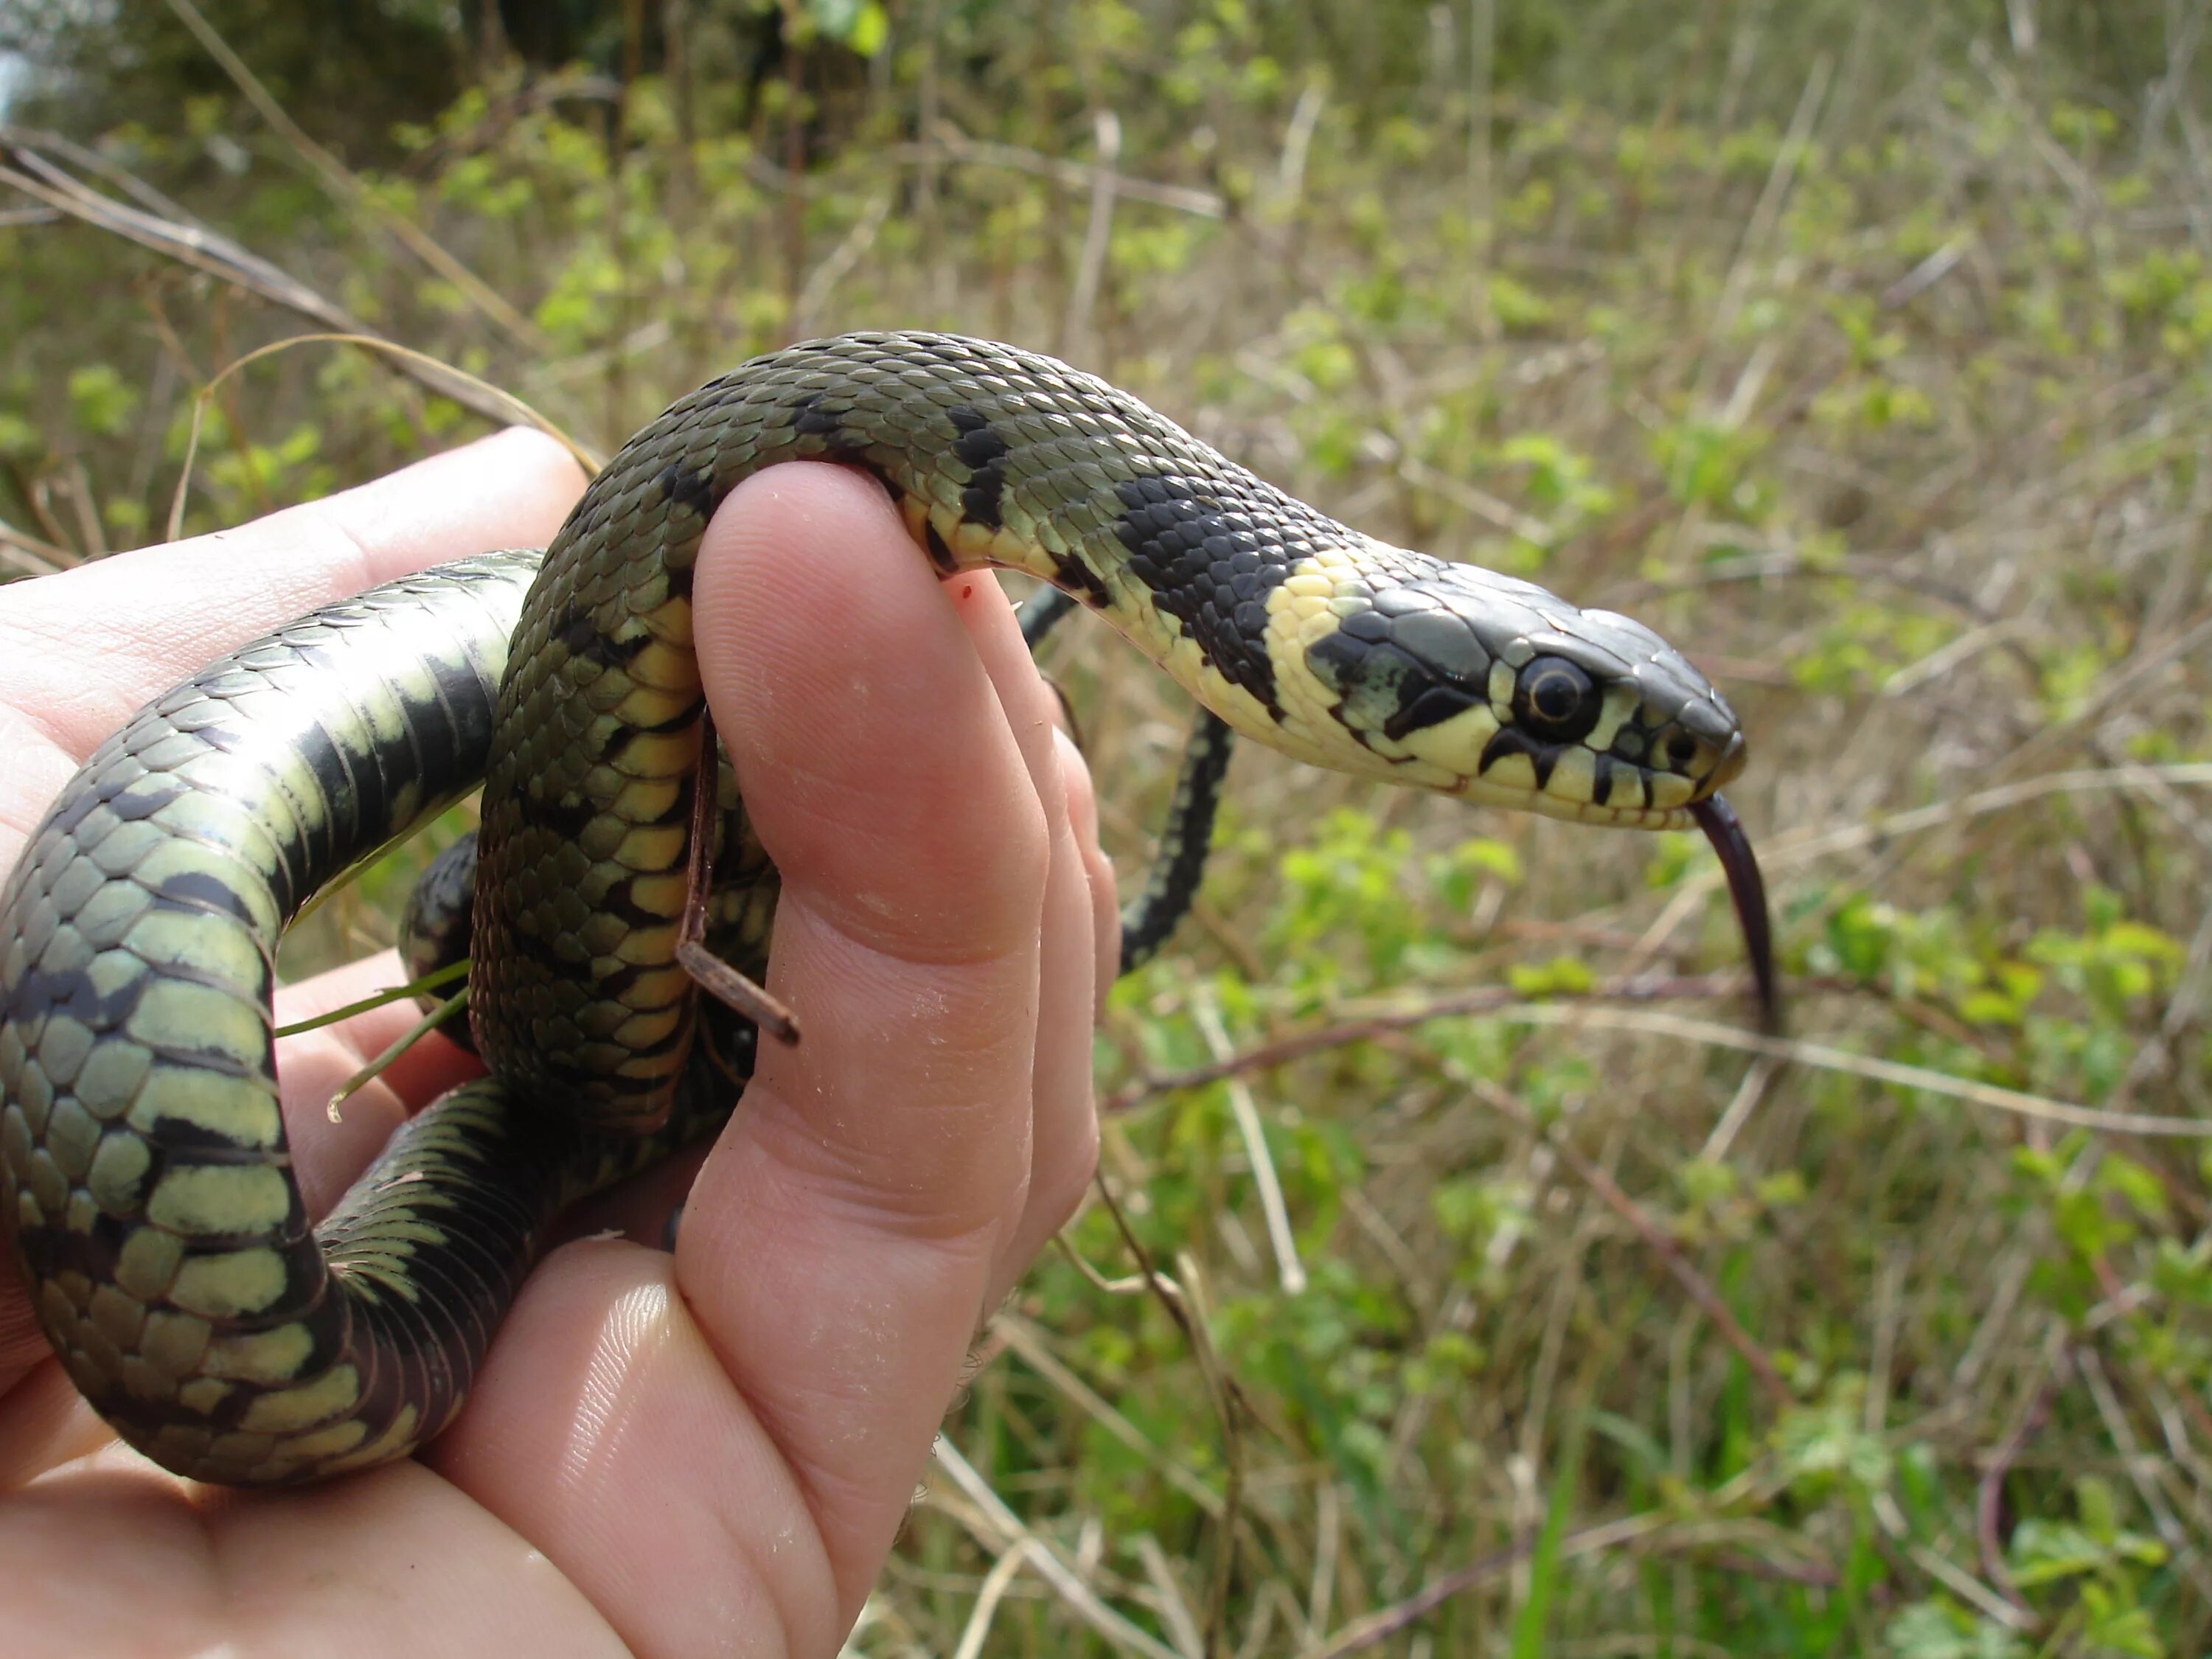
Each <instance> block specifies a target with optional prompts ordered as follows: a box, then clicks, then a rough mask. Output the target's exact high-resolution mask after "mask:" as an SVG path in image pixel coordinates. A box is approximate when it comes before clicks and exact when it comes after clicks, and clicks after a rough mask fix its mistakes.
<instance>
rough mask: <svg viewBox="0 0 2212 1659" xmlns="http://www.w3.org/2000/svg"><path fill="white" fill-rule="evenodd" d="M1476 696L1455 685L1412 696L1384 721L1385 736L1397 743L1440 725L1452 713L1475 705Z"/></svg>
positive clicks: (1458, 712) (1462, 711) (1457, 712)
mask: <svg viewBox="0 0 2212 1659" xmlns="http://www.w3.org/2000/svg"><path fill="white" fill-rule="evenodd" d="M1476 702H1477V699H1476V698H1474V696H1470V695H1468V693H1467V692H1465V691H1462V690H1460V689H1459V688H1458V687H1457V686H1455V685H1432V686H1431V687H1430V688H1429V689H1428V690H1425V691H1424V692H1422V693H1421V694H1420V695H1419V696H1416V697H1413V698H1410V699H1408V700H1407V702H1406V703H1405V705H1404V706H1403V707H1401V708H1400V709H1399V711H1398V712H1397V713H1396V714H1393V715H1392V716H1391V717H1390V718H1389V720H1385V721H1384V722H1383V736H1384V737H1386V738H1390V739H1391V740H1392V741H1394V742H1395V741H1397V740H1398V739H1400V738H1404V737H1406V736H1407V735H1408V734H1409V733H1412V732H1419V731H1421V730H1423V729H1425V727H1428V726H1440V725H1442V724H1443V722H1444V721H1446V720H1449V719H1450V718H1451V717H1452V716H1453V715H1455V714H1462V713H1464V712H1465V711H1466V710H1468V709H1469V708H1474V706H1475V703H1476Z"/></svg>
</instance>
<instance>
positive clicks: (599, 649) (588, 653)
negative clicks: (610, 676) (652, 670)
mask: <svg viewBox="0 0 2212 1659" xmlns="http://www.w3.org/2000/svg"><path fill="white" fill-rule="evenodd" d="M553 636H554V637H555V638H556V639H557V640H559V641H561V643H562V645H563V646H565V647H567V648H568V654H569V655H570V656H573V657H581V658H583V659H585V660H586V662H595V663H598V664H599V665H600V666H601V667H603V668H626V667H628V666H629V664H630V662H631V661H632V660H633V659H635V657H636V656H637V654H638V653H639V652H641V651H642V650H644V649H645V647H647V646H648V645H651V644H652V643H653V635H651V634H649V633H646V632H644V631H643V630H640V631H639V632H638V633H636V634H634V635H631V636H630V637H629V639H626V640H618V639H616V638H614V637H613V636H612V635H608V634H603V633H601V632H600V631H599V624H598V623H595V622H593V621H592V619H591V617H590V616H589V615H588V614H586V612H584V611H580V610H579V609H578V608H577V607H576V606H575V605H574V604H571V605H569V606H568V609H567V610H565V611H562V613H561V620H560V621H559V622H558V623H556V624H555V625H554V629H553Z"/></svg>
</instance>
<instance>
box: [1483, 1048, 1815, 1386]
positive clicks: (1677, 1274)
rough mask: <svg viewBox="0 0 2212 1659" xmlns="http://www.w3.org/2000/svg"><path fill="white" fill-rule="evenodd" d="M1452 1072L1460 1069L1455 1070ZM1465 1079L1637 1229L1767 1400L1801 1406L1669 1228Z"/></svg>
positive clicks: (1548, 1131)
mask: <svg viewBox="0 0 2212 1659" xmlns="http://www.w3.org/2000/svg"><path fill="white" fill-rule="evenodd" d="M1452 1069H1454V1070H1457V1068H1456V1067H1454V1068H1452ZM1460 1080H1461V1081H1462V1083H1464V1084H1465V1085H1467V1087H1468V1089H1469V1090H1470V1091H1472V1092H1473V1093H1474V1094H1475V1095H1476V1096H1478V1097H1480V1099H1481V1100H1482V1101H1483V1102H1484V1103H1486V1104H1487V1105H1488V1106H1489V1107H1491V1109H1492V1110H1494V1111H1496V1112H1498V1114H1499V1115H1501V1116H1504V1117H1507V1118H1510V1119H1511V1120H1512V1121H1514V1122H1515V1123H1516V1124H1518V1125H1519V1126H1520V1127H1522V1128H1523V1129H1525V1130H1527V1131H1528V1133H1530V1134H1534V1135H1541V1136H1542V1137H1543V1139H1544V1140H1545V1142H1546V1144H1547V1145H1548V1146H1550V1147H1551V1148H1552V1150H1553V1152H1557V1153H1558V1154H1559V1158H1560V1160H1561V1161H1562V1162H1563V1163H1565V1164H1566V1166H1567V1167H1568V1168H1569V1169H1571V1170H1573V1171H1574V1172H1575V1174H1576V1175H1577V1176H1580V1177H1581V1178H1582V1180H1583V1184H1585V1185H1586V1186H1588V1187H1589V1189H1590V1190H1591V1191H1592V1192H1594V1193H1595V1194H1597V1195H1598V1197H1599V1198H1601V1199H1602V1200H1604V1201H1605V1205H1606V1207H1607V1209H1609V1210H1611V1211H1612V1212H1613V1213H1614V1214H1615V1215H1617V1216H1619V1217H1620V1218H1621V1219H1622V1220H1624V1221H1626V1223H1627V1224H1628V1225H1630V1226H1631V1227H1632V1228H1634V1229H1635V1230H1636V1235H1637V1237H1639V1238H1641V1239H1642V1240H1643V1241H1644V1244H1645V1245H1646V1246H1647V1247H1648V1248H1649V1249H1650V1250H1651V1252H1652V1253H1653V1254H1654V1255H1656V1256H1657V1257H1658V1258H1659V1259H1660V1260H1661V1261H1663V1262H1664V1263H1666V1265H1667V1271H1668V1273H1672V1274H1673V1275H1674V1282H1675V1283H1676V1284H1678V1285H1680V1286H1681V1287H1682V1289H1683V1290H1684V1291H1686V1292H1687V1294H1688V1296H1689V1298H1690V1300H1691V1301H1692V1302H1694V1303H1696V1304H1698V1306H1699V1308H1701V1309H1703V1310H1705V1317H1706V1318H1708V1319H1710V1320H1711V1321H1712V1322H1713V1327H1714V1328H1715V1329H1717V1330H1718V1331H1719V1332H1720V1334H1721V1336H1722V1338H1723V1340H1725V1341H1726V1342H1727V1343H1728V1345H1729V1346H1730V1347H1731V1348H1734V1349H1735V1352H1736V1355H1737V1357H1738V1358H1741V1360H1742V1361H1743V1363H1744V1364H1747V1365H1748V1366H1750V1367H1751V1369H1752V1371H1753V1374H1754V1375H1755V1376H1758V1378H1759V1386H1760V1387H1762V1388H1764V1389H1765V1390H1766V1393H1767V1397H1768V1398H1769V1399H1771V1400H1772V1401H1773V1402H1774V1403H1775V1405H1776V1406H1777V1407H1789V1406H1793V1405H1795V1404H1796V1400H1797V1397H1796V1395H1794V1394H1792V1393H1791V1392H1790V1385H1789V1384H1788V1383H1784V1381H1783V1380H1782V1373H1781V1372H1780V1371H1779V1370H1776V1369H1775V1364H1774V1361H1773V1359H1772V1358H1771V1357H1770V1356H1769V1355H1768V1353H1767V1352H1766V1350H1765V1349H1764V1348H1762V1347H1760V1346H1759V1344H1758V1342H1757V1341H1756V1340H1753V1337H1752V1334H1751V1333H1750V1332H1749V1331H1747V1330H1746V1329H1744V1328H1743V1327H1742V1325H1741V1324H1740V1323H1739V1322H1737V1320H1736V1316H1735V1314H1734V1313H1732V1312H1730V1311H1729V1305H1728V1304H1727V1303H1726V1302H1725V1301H1723V1299H1722V1298H1721V1294H1720V1292H1719V1291H1716V1290H1715V1289H1714V1288H1713V1287H1712V1285H1711V1283H1710V1282H1709V1281H1708V1280H1707V1279H1706V1278H1705V1275H1704V1274H1703V1273H1699V1271H1698V1270H1697V1269H1696V1268H1695V1267H1692V1266H1691V1265H1690V1261H1689V1258H1688V1257H1687V1256H1686V1255H1683V1254H1682V1249H1681V1247H1680V1245H1678V1244H1677V1243H1674V1240H1673V1239H1671V1238H1669V1237H1668V1236H1667V1231H1666V1229H1665V1228H1663V1227H1662V1226H1661V1225H1659V1224H1658V1223H1657V1222H1656V1221H1654V1220H1653V1219H1652V1218H1650V1215H1649V1214H1648V1213H1646V1212H1645V1211H1644V1206H1642V1205H1640V1204H1638V1202H1637V1201H1636V1200H1634V1199H1632V1198H1631V1197H1630V1196H1629V1195H1628V1194H1627V1193H1626V1191H1625V1190H1624V1189H1623V1188H1622V1187H1621V1185H1620V1182H1617V1181H1615V1180H1614V1179H1613V1177H1612V1176H1610V1175H1608V1174H1607V1172H1606V1171H1605V1170H1603V1169H1602V1168H1601V1167H1600V1166H1599V1165H1598V1164H1596V1163H1595V1161H1593V1160H1592V1159H1590V1158H1587V1157H1585V1156H1584V1155H1583V1151H1582V1149H1581V1148H1580V1147H1578V1146H1576V1145H1575V1144H1574V1142H1573V1141H1571V1139H1568V1138H1567V1136H1566V1134H1565V1133H1564V1131H1562V1129H1561V1128H1560V1127H1559V1126H1558V1125H1557V1124H1553V1125H1552V1126H1551V1127H1546V1126H1545V1125H1543V1124H1542V1123H1541V1122H1539V1121H1537V1118H1536V1115H1535V1114H1534V1112H1532V1111H1530V1110H1529V1109H1528V1108H1527V1107H1526V1106H1524V1105H1522V1103H1520V1102H1519V1101H1518V1100H1516V1099H1515V1098H1514V1097H1512V1096H1511V1095H1510V1094H1508V1093H1507V1092H1506V1091H1504V1090H1503V1089H1501V1088H1499V1087H1498V1085H1496V1084H1494V1083H1487V1082H1485V1081H1483V1080H1482V1079H1479V1078H1466V1077H1462V1079H1460Z"/></svg>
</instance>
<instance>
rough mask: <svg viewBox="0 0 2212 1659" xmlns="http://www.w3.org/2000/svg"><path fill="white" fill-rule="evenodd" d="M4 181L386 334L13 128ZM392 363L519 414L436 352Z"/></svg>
mask: <svg viewBox="0 0 2212 1659" xmlns="http://www.w3.org/2000/svg"><path fill="white" fill-rule="evenodd" d="M114 171H118V172H119V171H120V169H114ZM0 184H4V185H8V186H9V187H10V188H12V189H15V190H17V191H21V192H22V193H23V194H25V195H27V196H29V197H33V198H35V199H36V200H38V201H41V202H44V203H46V204H47V205H49V206H51V207H52V208H54V209H56V210H58V211H59V212H62V213H64V214H67V215H68V216H70V217H71V218H73V219H76V220H79V221H82V222H83V223H86V224H88V225H90V226H92V227H93V228H95V229H98V230H103V231H106V233H107V234H109V235H111V236H119V237H121V238H122V239H124V240H125V241H131V242H136V243H137V245H138V246H141V247H143V248H148V249H150V250H151V251H152V252H155V253H159V254H161V255H162V256H163V257H165V258H170V259H173V260H175V261H176V262H177V263H178V264H183V265H189V266H190V267H191V269H193V270H197V271H202V272H204V273H205V274H206V275H208V276H213V277H216V278H217V279H218V280H220V281H222V282H225V283H229V284H230V285H231V286H232V287H234V288H240V289H245V290H246V292H247V293H249V294H252V295H255V296H256V297H257V298H259V299H262V300H264V301H267V302H268V303H270V305H273V306H276V307H278V308H279V309H281V310H284V311H289V312H290V313H293V314H294V315H295V316H297V317H302V318H305V319H307V321H309V322H311V323H313V324H315V325H317V326H318V327H319V328H320V329H322V330H324V331H327V332H328V333H330V334H331V335H343V336H347V337H353V338H356V339H361V340H383V339H384V338H385V337H384V336H383V335H381V334H380V333H379V332H378V331H376V330H375V329H373V328H371V327H369V326H368V325H367V324H366V323H363V322H362V321H361V320H360V319H358V318H356V317H355V316H354V315H353V314H352V313H350V312H349V311H347V310H346V309H345V308H344V307H343V306H340V305H337V304H336V303H335V302H334V301H331V300H328V299H325V297H324V296H323V295H320V294H319V293H317V292H316V291H315V290H314V289H311V288H309V287H308V286H307V284H306V283H302V282H301V281H300V280H298V279H297V278H296V277H295V276H291V275H289V273H287V272H286V271H284V270H281V269H279V268H278V267H277V266H276V265H274V264H270V262H269V261H268V260H266V259H264V258H261V256H260V255H258V254H257V253H254V252H251V251H250V250H248V249H247V248H246V247H245V246H242V245H240V243H238V242H235V241H233V240H231V239H230V238H229V237H228V236H225V235H224V234H222V232H220V231H216V230H210V229H207V228H204V227H202V226H199V225H195V224H191V223H187V222H184V221H182V220H176V219H168V218H164V217H161V216H159V215H156V214H155V213H152V212H150V211H149V210H146V209H143V208H139V207H133V206H131V204H129V203H126V202H118V201H117V200H116V199H115V198H114V197H112V196H106V195H103V194H101V193H100V191H95V190H93V189H90V188H89V187H88V186H87V185H85V184H84V183H83V182H82V180H80V179H76V178H75V177H73V176H71V175H70V173H67V172H66V171H64V169H63V168H61V167H58V166H57V165H56V164H55V163H54V162H53V161H51V160H49V159H48V158H46V156H44V155H40V153H39V152H38V151H37V150H36V149H33V147H32V146H31V145H30V144H28V143H26V142H25V141H24V139H23V137H22V136H21V134H20V133H19V132H18V131H16V130H15V129H11V128H5V127H0ZM386 362H389V363H390V364H392V366H393V367H394V368H398V371H399V372H400V373H401V374H404V375H406V376H407V377H408V378H409V379H410V380H415V381H416V382H417V383H419V384H420V385H421V386H423V387H424V388H425V389H426V390H428V391H430V392H435V393H436V394H437V395H438V396H439V397H441V398H450V399H451V400H452V401H453V402H454V403H457V404H460V405H461V406H462V407H463V408H465V409H469V410H474V411H476V412H477V414H479V415H483V416H486V417H487V418H489V419H491V420H494V421H497V422H501V424H502V425H504V424H507V423H510V422H513V420H514V419H515V418H516V416H515V407H516V406H515V403H514V400H513V399H512V398H509V397H508V396H507V394H506V393H504V392H495V391H494V390H492V389H490V388H489V387H487V386H486V385H485V383H484V382H483V381H482V380H477V379H476V378H475V377H474V376H472V375H469V374H463V373H462V372H461V371H460V370H459V369H456V368H451V367H449V366H448V365H447V364H445V363H442V362H438V361H437V360H436V359H435V358H433V357H429V356H424V355H422V354H421V353H419V352H418V353H414V354H412V355H410V356H397V355H393V356H387V357H386Z"/></svg>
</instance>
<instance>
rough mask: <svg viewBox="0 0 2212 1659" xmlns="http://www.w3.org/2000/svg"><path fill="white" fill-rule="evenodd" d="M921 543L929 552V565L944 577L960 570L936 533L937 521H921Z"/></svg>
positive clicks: (943, 539)
mask: <svg viewBox="0 0 2212 1659" xmlns="http://www.w3.org/2000/svg"><path fill="white" fill-rule="evenodd" d="M921 542H922V545H923V546H924V547H926V548H927V549H928V550H929V562H930V563H932V564H933V565H935V566H936V567H937V568H939V570H941V571H943V572H944V573H945V574H946V575H948V576H949V575H951V574H952V573H953V572H954V571H955V570H957V569H958V568H960V567H959V565H958V564H957V562H955V561H954V559H953V557H952V550H951V548H950V547H947V546H946V545H945V538H944V537H943V536H941V535H939V533H938V530H937V521H936V520H934V519H925V520H922V525H921Z"/></svg>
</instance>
